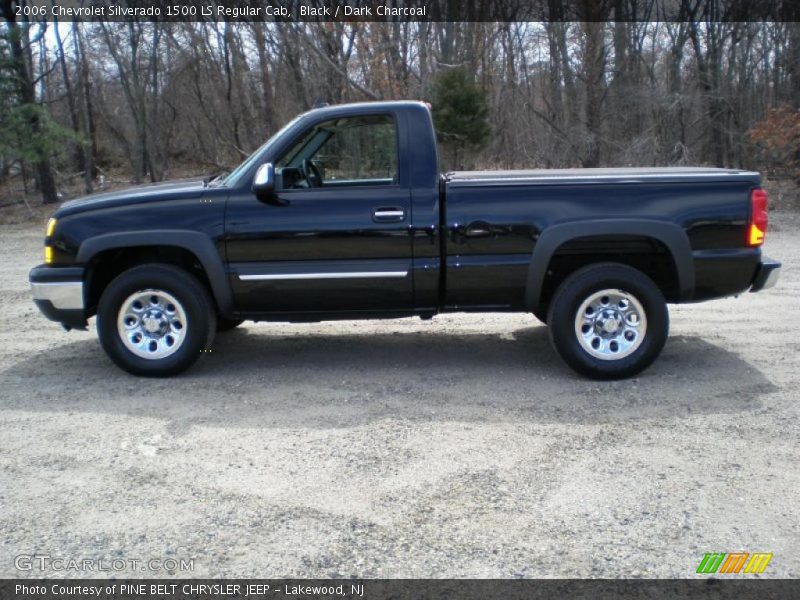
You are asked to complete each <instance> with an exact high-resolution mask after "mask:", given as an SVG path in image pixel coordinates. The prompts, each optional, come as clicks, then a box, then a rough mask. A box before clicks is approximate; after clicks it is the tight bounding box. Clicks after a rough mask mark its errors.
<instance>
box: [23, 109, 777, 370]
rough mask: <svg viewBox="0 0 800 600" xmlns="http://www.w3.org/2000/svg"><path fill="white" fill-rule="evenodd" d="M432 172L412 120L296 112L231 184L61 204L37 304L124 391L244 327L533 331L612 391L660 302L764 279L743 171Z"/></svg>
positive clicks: (640, 359) (431, 149)
mask: <svg viewBox="0 0 800 600" xmlns="http://www.w3.org/2000/svg"><path fill="white" fill-rule="evenodd" d="M438 166H439V161H438V156H437V146H436V137H435V132H434V127H433V120H432V117H431V112H430V109H429V107H428V105H426V104H424V103H421V102H378V103H360V104H350V105H342V106H329V107H324V108H319V109H315V110H312V111H310V112H307V113H305V114H303V115H301V116H299V117H297V118H296V119H295V120H293V121H292V122H291V123H289V124H288V125H286V127H284V128H283V129H282V130H281V131H280V132H278V133H277V134H276V135H275V136H273V137H272V138H271V139H270V140H269V141H267V142H266V143H265V144H264V145H263V146H262V147H261V148H259V149H258V150H257V151H256V152H255V153H253V155H252V156H250V157H249V158H248V159H247V160H245V162H244V163H242V164H241V165H240V166H239V167H237V168H236V169H235V170H234V171H233V172H231V173H230V174H228V175H227V176H224V177H218V178H215V179H205V180H193V181H179V182H170V183H161V184H155V185H150V186H143V187H136V188H132V189H129V190H124V191H120V192H112V193H106V194H99V195H95V196H90V197H87V198H84V199H79V200H74V201H71V202H67V203H65V204H63V205H62V206H61V207H60V208H59V209H58V210H57V211H56V212H55V213H54V214H53V216H52V218H51V219H50V220H49V221H48V224H47V230H46V233H45V253H44V255H45V261H44V264H43V265H40V266H38V267H36V268H34V269H33V270H32V271H31V273H30V283H31V286H32V289H33V297H34V301H35V302H36V304H37V306H38V307H39V309H40V310H41V311H42V312H43V313H44V314H45V316H47V317H48V318H50V319H52V320H54V321H57V322H60V323H62V324H63V325H64V327H66V328H67V329H70V328H85V327H86V324H87V322H86V321H87V319H88V318H89V317H91V316H93V315H97V331H98V334H99V337H100V342H101V344H102V346H103V348H104V349H105V351H106V352H107V353H108V355H109V356H110V357H111V359H112V360H113V361H114V362H115V363H116V364H117V365H119V366H120V367H122V368H123V369H125V370H127V371H129V372H131V373H135V374H138V375H162V376H163V375H171V374H175V373H178V372H180V371H183V370H184V369H186V368H187V367H189V366H190V365H191V364H192V363H194V362H195V360H196V359H197V358H198V357H199V356H200V355H201V354H202V353H203V352H204V350H206V349H208V348H209V346H210V345H211V343H212V340H213V338H214V335H215V333H216V332H217V331H218V330H224V329H230V328H232V327H235V326H236V325H238V324H239V323H241V322H242V321H243V320H252V321H320V320H330V319H374V318H391V317H408V316H413V315H417V316H419V317H422V318H424V319H427V318H430V317H432V316H434V315H435V314H437V313H440V312H453V311H484V312H489V311H492V312H494V311H509V312H530V313H533V314H534V315H536V316H537V317H538V318H539V319H540V320H541V321H543V322H545V323H547V325H548V326H549V332H550V337H551V340H552V342H553V345H554V347H555V349H556V351H557V352H558V353H559V354H560V355H561V357H562V358H563V359H564V360H565V361H566V362H567V363H568V364H569V365H570V366H571V367H573V368H574V369H576V370H577V371H579V372H580V373H583V374H585V375H587V376H590V377H595V378H618V377H626V376H631V375H633V374H635V373H638V372H639V371H641V370H642V369H644V368H645V367H647V366H648V365H649V364H650V363H652V362H653V360H654V359H655V358H656V357H657V356H658V354H659V352H660V351H661V349H662V347H663V345H664V342H665V340H666V337H667V331H668V324H669V317H668V312H667V303H670V302H671V303H678V302H698V301H702V300H709V299H712V298H720V297H723V296H731V295H735V294H739V293H741V292H745V291H748V290H749V291H753V292H756V291H759V290H762V289H765V288H767V287H770V286H771V285H773V284H774V283H775V281H776V280H777V278H778V274H779V272H780V264H779V263H776V262H772V261H769V260H767V259H765V258H762V255H761V245H762V244H763V242H764V234H765V232H766V228H767V195H766V192H765V191H764V190H763V189H762V188H761V187H760V185H761V178H760V176H759V174H758V173H753V172H748V171H737V170H725V169H708V168H646V169H613V170H611V169H583V170H572V169H568V170H544V171H542V170H534V171H505V172H452V173H447V174H445V175H441V174H440V172H439V168H438ZM531 360H535V357H531Z"/></svg>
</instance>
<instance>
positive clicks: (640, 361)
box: [547, 263, 669, 379]
mask: <svg viewBox="0 0 800 600" xmlns="http://www.w3.org/2000/svg"><path fill="white" fill-rule="evenodd" d="M604 290H616V291H618V292H624V293H621V294H620V300H619V301H620V302H623V305H624V302H625V299H626V298H628V301H627V302H628V304H627V306H628V307H629V308H628V310H629V311H631V312H632V313H636V314H633V315H629V313H626V312H614V311H616V310H618V309H619V306H620V305H619V304H617V303H615V299H616V298H617V297H616V296H614V295H612V297H611V299H609V298H608V296H607V295H603V296H600V293H601V292H603V291H604ZM625 294H627V295H625ZM593 297H599V299H598V300H596V303H594V304H593V303H591V302H590V300H591V299H592V298H593ZM603 300H606V301H607V302H608V303H609V304H608V308H609V311H610V312H606V309H605V306H604V305H603V302H602V301H603ZM584 302H588V303H589V306H587V308H586V309H585V310H581V309H582V306H583V304H584ZM636 302H638V304H639V306H640V307H641V308H642V309H643V312H644V315H643V316H644V318H645V319H646V321H642V322H640V323H639V324H638V325H634V326H633V327H628V325H627V324H626V323H625V321H626V320H627V319H629V318H630V319H631V320H632V321H633V322H635V321H636V320H638V319H639V318H640V316H639V315H638V309H637V307H636V306H635V303H636ZM592 306H597V307H598V309H599V313H598V312H597V311H596V309H594V308H592ZM579 311H581V314H582V315H587V316H585V317H583V318H582V319H581V320H580V321H578V320H577V317H578V312H579ZM605 315H611V316H612V318H611V319H606V320H607V321H610V323H609V325H608V326H609V327H610V328H613V331H612V332H611V333H608V332H606V331H605V330H603V329H602V324H604V323H605V320H602V319H601V317H604V316H605ZM618 316H622V317H623V319H622V322H621V321H620V319H618V318H616V317H618ZM547 322H548V325H549V327H548V329H549V333H550V341H551V342H552V344H553V347H554V348H555V349H556V352H558V354H559V355H560V356H561V358H562V359H563V360H564V362H566V363H567V364H568V365H569V366H570V367H572V368H573V369H575V370H576V371H577V372H578V373H581V374H582V375H586V376H587V377H591V378H593V379H623V378H625V377H631V376H633V375H636V374H637V373H639V372H641V371H642V370H644V369H646V368H647V367H648V366H650V365H651V364H652V362H653V361H654V360H655V359H656V358H657V357H658V355H659V354H660V353H661V350H662V348H663V347H664V343H665V342H666V340H667V335H668V333H669V312H668V311H667V304H666V301H665V300H664V296H663V294H662V293H661V290H659V289H658V287H657V286H656V284H655V283H653V281H652V279H650V278H649V277H648V276H647V275H645V274H644V273H642V272H641V271H637V270H636V269H634V268H632V267H628V266H626V265H622V264H619V263H598V264H595V265H589V266H587V267H583V268H582V269H579V270H577V271H576V272H575V273H573V274H572V275H570V276H569V277H567V278H566V279H565V280H564V281H563V282H562V283H561V285H560V286H559V287H558V289H557V290H556V293H555V294H554V295H553V299H552V301H551V302H550V310H549V311H548V316H547ZM580 323H582V324H580ZM590 323H591V324H590ZM579 324H580V326H579ZM620 325H621V327H620ZM642 325H644V329H641V327H642ZM637 328H639V329H637ZM628 329H632V330H633V331H630V332H629V331H628ZM596 331H600V333H595V332H596ZM641 331H643V335H641V336H640V335H639V332H641ZM605 336H608V337H607V338H606V337H605ZM624 336H630V337H631V338H633V341H632V342H629V341H628V340H627V339H625V338H624ZM581 338H582V339H581ZM616 340H620V342H621V343H620V342H616ZM595 343H597V347H594V346H595ZM625 344H628V346H627V347H626V348H623V345H625ZM637 344H638V345H637ZM584 346H586V347H584ZM589 346H592V347H593V348H594V350H593V351H594V353H595V354H592V353H590V351H592V348H590V347H589ZM615 348H616V350H614V349H615ZM616 352H621V353H623V354H624V353H625V352H629V354H627V355H624V356H622V357H621V358H614V354H615V353H616ZM597 355H604V356H605V357H606V358H605V359H603V358H598V356H597Z"/></svg>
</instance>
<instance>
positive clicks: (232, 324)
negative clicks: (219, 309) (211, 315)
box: [217, 317, 244, 331]
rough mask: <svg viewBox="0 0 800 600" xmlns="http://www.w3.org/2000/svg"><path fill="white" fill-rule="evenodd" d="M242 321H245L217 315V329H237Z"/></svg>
mask: <svg viewBox="0 0 800 600" xmlns="http://www.w3.org/2000/svg"><path fill="white" fill-rule="evenodd" d="M242 323H244V319H226V318H224V317H217V331H230V330H231V329H236V328H237V327H238V326H239V325H241V324H242Z"/></svg>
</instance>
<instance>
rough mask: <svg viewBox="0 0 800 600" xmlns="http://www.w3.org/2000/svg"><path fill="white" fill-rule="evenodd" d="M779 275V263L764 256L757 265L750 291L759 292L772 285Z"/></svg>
mask: <svg viewBox="0 0 800 600" xmlns="http://www.w3.org/2000/svg"><path fill="white" fill-rule="evenodd" d="M780 275H781V263H779V262H777V261H775V260H770V259H768V258H765V259H764V260H763V261H761V263H760V264H759V265H758V270H756V276H755V277H754V278H753V286H752V287H751V288H750V291H751V292H760V291H761V290H766V289H769V288H771V287H772V286H774V285H775V284H776V283H777V282H778V278H779V277H780Z"/></svg>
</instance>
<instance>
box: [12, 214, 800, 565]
mask: <svg viewBox="0 0 800 600" xmlns="http://www.w3.org/2000/svg"><path fill="white" fill-rule="evenodd" d="M772 218H773V221H774V222H777V227H776V229H777V231H773V232H771V233H770V235H769V236H768V237H769V241H768V242H767V248H766V250H767V253H768V254H769V255H771V256H774V257H776V258H779V259H781V260H782V261H783V262H784V269H783V274H782V277H783V279H782V280H781V281H780V283H779V284H778V287H776V288H774V289H772V290H770V291H768V292H766V293H762V294H753V295H745V296H744V297H741V298H738V299H726V300H721V301H716V302H711V303H706V304H701V305H694V306H692V305H688V306H681V307H671V316H672V334H671V337H670V339H669V341H668V342H667V346H666V348H665V350H664V353H663V354H662V356H661V358H660V359H659V360H658V361H657V362H656V364H655V365H654V366H653V367H651V368H650V369H649V370H648V371H646V372H645V373H644V374H642V375H641V376H640V377H638V378H636V379H632V380H628V381H623V382H610V383H597V382H593V381H588V380H585V379H581V378H579V377H578V376H577V375H575V374H573V373H572V372H571V371H570V370H568V369H567V368H566V367H565V366H563V364H562V363H561V362H560V360H559V359H558V358H557V356H556V355H555V354H554V352H553V351H552V350H551V348H550V346H549V343H548V340H547V334H546V329H545V328H544V327H543V326H541V325H539V324H538V322H536V321H535V319H534V318H533V317H530V316H526V315H502V314H488V315H447V316H439V317H436V318H435V319H434V320H433V321H431V322H425V321H421V320H418V319H403V320H394V321H363V322H336V323H322V324H312V325H289V324H286V325H283V324H280V325H275V324H249V325H246V326H244V327H242V328H241V329H240V330H237V331H233V332H230V333H227V334H221V335H219V336H218V337H217V341H216V342H215V345H214V352H213V353H212V354H211V355H209V356H207V357H204V358H203V360H201V361H200V362H199V363H198V365H196V366H195V367H194V368H193V369H192V370H191V371H189V372H188V373H186V374H185V375H184V376H181V377H178V378H174V379H168V380H145V379H137V378H135V377H133V376H130V375H127V374H125V373H123V372H122V371H120V370H118V369H117V368H115V367H114V366H113V365H112V364H111V362H110V361H109V360H108V359H107V358H106V356H105V355H104V354H103V352H102V350H101V349H100V346H99V344H98V342H97V339H96V336H95V332H94V331H93V327H92V331H90V332H88V333H86V332H74V331H73V332H70V333H66V332H64V331H62V330H61V329H60V328H59V327H58V326H57V325H56V324H54V323H50V322H49V321H46V320H45V319H44V318H43V317H41V316H40V315H39V314H38V312H37V311H36V309H35V307H34V305H33V303H32V302H31V301H30V298H29V293H28V285H27V272H28V269H29V268H30V267H31V266H33V265H34V264H36V263H38V262H39V259H40V255H41V231H40V228H39V226H38V225H37V226H36V227H32V226H28V225H10V226H8V225H7V226H3V227H2V229H0V237H1V238H2V249H3V252H2V255H1V256H0V323H2V327H0V531H1V532H2V533H0V576H4V577H18V576H29V575H35V576H41V575H45V576H64V575H66V576H90V575H92V574H96V573H93V572H91V571H77V572H76V571H67V572H63V571H56V570H52V569H49V570H46V571H45V572H44V573H42V572H40V571H38V570H33V571H19V570H17V569H16V568H15V565H14V563H15V557H17V556H18V555H30V554H34V553H40V554H48V555H50V556H51V557H61V558H67V559H84V558H88V559H104V560H105V561H107V564H108V562H110V561H111V560H112V559H120V558H123V559H140V560H147V559H151V558H155V559H165V558H176V559H194V570H193V571H178V572H176V573H175V574H176V575H179V576H263V577H282V576H286V577H338V576H351V575H356V576H360V577H450V576H452V577H631V576H643V577H693V576H695V575H694V571H695V568H696V567H697V564H698V563H699V561H700V559H701V558H702V556H703V554H704V553H705V552H711V551H721V552H734V551H750V552H755V551H763V552H773V553H774V558H773V559H772V562H771V564H770V565H769V567H768V568H767V571H766V572H765V574H764V576H765V577H798V576H800V527H798V523H799V520H798V513H800V510H798V509H800V495H799V494H798V493H797V491H798V489H800V476H799V471H798V457H799V456H800V453H799V452H798V444H797V442H798V437H799V436H798V433H799V432H800V428H799V427H798V408H797V394H798V390H799V389H800V388H799V387H798V382H799V381H800V369H798V367H799V366H800V365H799V364H798V354H797V351H798V347H799V346H800V342H798V334H797V330H796V329H795V325H797V322H798V315H799V314H800V313H799V312H798V309H799V308H800V300H798V298H799V297H800V293H799V292H800V267H798V266H797V265H798V264H800V219H798V218H796V217H795V216H793V214H792V213H788V212H787V213H777V214H774V215H773V217H772ZM92 325H93V324H92ZM115 574H116V575H118V576H126V575H137V576H144V577H150V576H165V575H167V574H172V573H168V572H165V571H163V570H161V571H159V570H157V569H155V568H154V569H150V570H145V571H142V570H138V569H128V570H123V571H119V572H116V573H115Z"/></svg>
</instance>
